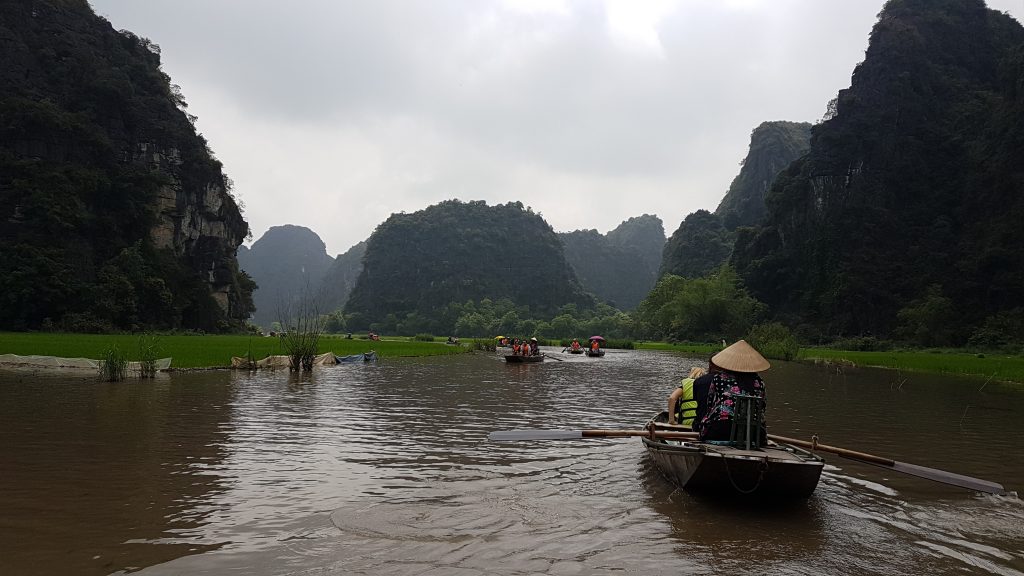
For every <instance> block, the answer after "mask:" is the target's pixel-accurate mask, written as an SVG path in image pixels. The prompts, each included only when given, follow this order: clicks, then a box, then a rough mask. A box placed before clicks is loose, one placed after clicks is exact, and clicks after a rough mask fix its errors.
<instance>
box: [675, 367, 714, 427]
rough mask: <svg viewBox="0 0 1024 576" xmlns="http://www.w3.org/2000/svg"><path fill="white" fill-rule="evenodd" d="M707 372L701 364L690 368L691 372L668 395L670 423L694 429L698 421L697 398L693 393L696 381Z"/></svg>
mask: <svg viewBox="0 0 1024 576" xmlns="http://www.w3.org/2000/svg"><path fill="white" fill-rule="evenodd" d="M705 374H707V370H705V369H703V368H701V367H700V366H694V367H693V368H690V374H689V375H688V376H687V377H686V378H683V381H682V382H680V383H679V386H678V387H676V389H675V390H673V391H672V394H670V395H669V397H668V423H669V424H679V425H681V426H686V427H687V428H690V429H692V428H693V423H694V422H696V421H697V399H696V398H695V397H694V394H693V385H694V381H695V380H696V379H697V378H700V377H701V376H703V375H705Z"/></svg>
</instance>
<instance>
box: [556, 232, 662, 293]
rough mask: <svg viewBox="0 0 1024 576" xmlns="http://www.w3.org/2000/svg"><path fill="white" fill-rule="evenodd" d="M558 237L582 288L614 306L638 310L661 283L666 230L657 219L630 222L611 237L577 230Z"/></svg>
mask: <svg viewBox="0 0 1024 576" xmlns="http://www.w3.org/2000/svg"><path fill="white" fill-rule="evenodd" d="M558 237H559V238H560V239H561V241H562V244H563V245H564V246H565V258H566V260H567V261H568V262H569V264H570V265H571V266H572V268H573V270H574V271H575V272H576V276H577V277H578V278H579V280H580V283H581V284H582V285H583V287H584V288H585V289H586V290H588V291H590V292H592V293H594V294H595V295H596V296H597V297H598V298H600V299H602V300H604V301H605V302H607V303H609V304H611V305H612V306H615V307H617V308H620V309H622V310H630V309H633V308H635V307H636V305H637V304H639V303H640V300H642V299H643V298H644V297H645V296H647V293H648V292H649V291H650V290H651V288H653V287H654V283H655V282H656V281H657V279H658V264H659V263H660V261H661V251H662V250H663V249H664V247H665V228H664V227H663V226H662V224H661V219H660V218H658V217H657V216H652V215H650V214H644V215H643V216H637V217H634V218H630V219H629V220H626V221H625V222H623V223H621V224H619V225H618V226H617V227H616V228H615V229H614V230H611V231H609V232H608V234H601V233H599V232H598V231H597V230H577V231H575V232H564V233H560V234H558Z"/></svg>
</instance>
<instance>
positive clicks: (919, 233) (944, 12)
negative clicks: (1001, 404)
mask: <svg viewBox="0 0 1024 576" xmlns="http://www.w3.org/2000/svg"><path fill="white" fill-rule="evenodd" d="M766 203H767V210H768V212H767V216H766V218H765V221H764V223H763V225H762V226H761V227H759V228H757V229H755V230H745V231H741V233H740V236H739V238H738V240H737V243H736V246H735V252H734V255H733V263H734V265H735V266H736V268H737V270H738V271H739V273H740V274H741V275H742V277H743V279H744V280H745V281H746V283H747V286H748V287H749V288H750V289H751V290H752V291H753V293H754V294H755V295H756V296H757V297H758V298H759V299H760V300H762V301H764V302H766V303H768V304H769V305H770V306H771V309H772V310H773V312H774V313H775V314H776V315H777V316H778V317H780V318H783V319H786V320H787V321H788V322H789V323H791V324H794V325H801V326H802V329H803V331H804V332H805V334H807V335H812V336H813V335H817V336H819V337H832V336H836V335H872V336H880V337H881V336H900V335H903V336H907V337H912V338H916V339H917V340H918V341H919V342H921V343H924V344H933V345H948V344H962V343H964V341H965V340H967V339H968V337H971V336H972V335H973V336H974V337H976V338H979V337H984V335H985V333H986V332H991V331H992V330H993V329H995V328H997V327H998V326H1007V325H1013V324H1014V323H1016V324H1017V325H1019V324H1020V323H1021V316H1022V314H1021V306H1022V304H1021V301H1020V296H1021V287H1022V286H1024V258H1022V257H1021V254H1022V252H1024V227H1022V226H1021V222H1024V28H1022V27H1021V25H1020V24H1019V23H1017V22H1016V21H1015V20H1013V19H1012V18H1011V17H1009V16H1007V15H1005V14H1002V13H999V12H996V11H994V10H989V9H987V8H986V7H985V4H984V3H983V2H982V1H981V0H891V1H890V2H888V3H886V5H885V7H884V9H883V10H882V12H881V14H880V15H879V20H878V22H877V24H876V25H875V27H874V29H873V30H872V32H871V38H870V44H869V46H868V49H867V52H866V56H865V59H864V61H863V62H862V63H861V64H859V65H858V66H857V67H856V69H855V70H854V72H853V76H852V79H851V85H850V87H849V88H847V89H845V90H842V91H840V93H839V95H838V97H837V98H836V100H835V101H834V102H833V103H832V104H831V105H830V117H828V118H827V119H826V120H825V121H824V122H822V123H821V124H819V125H817V126H815V127H814V129H813V131H812V138H811V146H810V150H809V152H808V154H807V155H806V156H804V157H803V158H801V159H799V160H797V161H796V162H794V163H793V164H792V165H791V166H790V167H789V168H787V169H786V170H785V171H784V172H783V173H782V174H781V175H780V176H779V178H778V179H777V180H776V182H775V183H774V185H773V187H772V189H771V191H770V192H769V195H768V197H767V199H766Z"/></svg>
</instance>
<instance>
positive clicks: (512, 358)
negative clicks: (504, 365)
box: [505, 354, 544, 364]
mask: <svg viewBox="0 0 1024 576" xmlns="http://www.w3.org/2000/svg"><path fill="white" fill-rule="evenodd" d="M543 361H544V355H543V354H538V355H537V356H519V355H517V354H508V355H506V356H505V362H508V363H509V364H524V363H530V362H543Z"/></svg>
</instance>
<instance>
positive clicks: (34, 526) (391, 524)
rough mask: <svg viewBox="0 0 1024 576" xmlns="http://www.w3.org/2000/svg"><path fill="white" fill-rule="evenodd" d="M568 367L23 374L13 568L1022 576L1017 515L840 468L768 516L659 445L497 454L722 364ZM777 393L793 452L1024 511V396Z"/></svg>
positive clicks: (569, 445) (4, 447)
mask: <svg viewBox="0 0 1024 576" xmlns="http://www.w3.org/2000/svg"><path fill="white" fill-rule="evenodd" d="M549 352H550V353H552V354H555V355H556V356H558V357H559V358H563V359H564V361H563V362H557V361H550V360H549V361H546V362H544V363H541V364H530V365H507V364H505V363H504V362H502V361H501V360H500V358H497V357H494V356H490V355H476V356H465V357H458V358H451V357H447V358H433V359H416V360H412V359H410V360H387V359H385V360H383V361H381V362H380V363H379V364H376V365H355V366H349V365H345V366H337V367H332V368H323V369H320V370H319V371H318V372H316V373H314V374H313V375H312V376H308V375H307V376H296V375H290V374H288V373H287V372H259V373H253V374H249V373H245V372H230V373H229V372H213V373H193V374H175V375H172V376H171V377H168V378H164V379H161V380H158V381H156V382H147V383H139V382H128V383H123V384H100V383H97V382H95V381H94V380H89V379H86V380H82V379H79V380H74V379H69V378H67V377H57V378H55V377H50V378H27V377H25V376H24V375H18V374H12V373H0V417H2V420H0V440H2V444H0V471H2V473H0V505H2V506H3V509H4V510H5V511H7V514H5V516H4V517H3V519H2V520H0V547H3V549H2V550H0V558H3V559H4V564H5V568H6V569H8V571H10V573H16V574H67V573H76V574H108V573H112V572H121V571H130V570H133V569H135V568H145V569H144V570H142V572H141V573H143V574H182V573H187V574H222V573H224V572H226V571H231V570H235V571H244V572H246V573H251V574H310V573H317V574H321V573H326V574H335V573H336V574H421V573H428V572H430V573H438V574H452V573H458V574H533V573H538V574H577V573H578V574H604V573H621V572H624V571H625V572H631V573H639V574H650V573H680V572H681V573H693V574H704V573H707V574H736V573H750V574H757V573H778V574H809V573H829V574H883V573H884V574H890V573H894V572H903V573H930V574H944V573H959V574H962V573H996V574H1024V507H1022V505H1021V502H1020V501H1019V500H1016V499H1014V498H1007V497H982V496H977V495H972V494H970V493H966V492H963V491H961V490H958V489H955V488H948V487H944V486H942V485H938V484H933V483H929V482H927V481H924V480H919V479H913V478H909V477H893V476H892V475H891V474H890V473H889V472H887V471H885V470H881V469H878V468H873V467H870V466H865V465H860V464H856V463H852V462H849V461H845V460H842V459H839V458H830V459H829V466H828V467H827V468H826V472H825V473H824V474H823V476H822V481H821V484H820V485H819V487H818V490H817V491H816V493H815V495H814V496H813V497H812V498H811V499H809V500H808V501H806V502H803V503H799V504H796V505H792V506H787V507H784V508H771V507H769V508H763V509H756V510H752V509H749V508H745V507H741V506H738V505H733V504H730V503H728V502H725V503H723V502H721V501H707V500H705V499H702V498H698V497H694V496H691V495H689V494H687V493H685V492H682V491H679V490H676V489H675V488H674V487H673V486H672V485H671V484H669V483H668V482H666V481H665V480H664V479H663V478H662V477H661V476H660V475H659V474H658V471H657V470H656V469H655V468H654V467H653V465H652V464H651V463H650V462H649V460H648V458H647V457H646V454H645V452H644V450H643V446H642V444H641V443H640V442H639V441H638V440H635V439H632V440H629V439H626V440H599V439H595V440H585V441H575V442H533V443H514V444H494V443H488V442H486V441H485V438H486V434H487V432H489V431H492V430H498V429H510V428H538V427H548V428H550V427H556V428H581V427H633V426H638V425H640V424H642V423H643V421H644V420H645V419H646V418H647V417H648V416H649V415H650V414H651V413H653V412H654V411H656V410H659V409H660V408H661V406H662V404H663V403H664V399H665V397H666V396H667V394H668V392H669V391H670V390H671V387H672V385H673V383H675V382H677V381H678V380H679V379H680V378H681V377H682V376H683V375H684V374H685V373H686V372H687V371H688V369H689V367H690V366H691V365H694V364H697V363H699V362H700V360H696V359H687V358H684V357H681V356H677V355H673V354H670V353H654V352H621V351H614V350H612V351H609V352H608V354H607V355H606V356H605V357H604V358H600V359H591V358H587V357H585V356H583V357H580V356H572V355H569V354H559V353H558V349H553V350H550V351H549ZM896 376H898V378H899V380H895V379H894V378H895V377H896ZM766 380H767V382H768V415H769V418H770V427H771V431H772V432H774V433H778V434H782V435H787V436H799V437H808V436H809V435H810V434H812V433H817V434H818V435H819V436H820V437H821V439H822V441H823V442H826V443H829V444H834V445H840V446H849V447H852V448H857V449H860V450H864V451H868V452H875V453H879V454H883V455H886V456H890V457H894V458H897V459H900V460H905V461H908V462H914V463H918V464H922V465H926V466H933V467H938V468H943V469H948V470H951V471H956V472H961V473H965V474H970V475H974V476H979V477H983V478H987V479H992V480H995V481H998V482H1002V483H1003V484H1004V485H1007V487H1008V488H1010V489H1015V490H1020V489H1021V488H1024V486H1022V485H1021V478H1024V458H1022V457H1021V455H1020V452H1019V451H1018V450H1015V447H1016V446H1019V445H1020V443H1021V440H1024V431H1022V430H1020V429H1019V428H1015V427H1014V426H1011V425H1007V424H1008V423H1010V422H1013V421H1016V420H1019V418H1020V415H1021V412H1022V411H1024V390H1022V388H1021V387H1016V386H1008V385H998V384H996V383H988V384H986V385H985V386H984V387H982V384H983V383H984V382H983V381H975V380H972V379H956V380H950V379H947V378H939V377H936V376H916V375H907V374H902V375H896V374H895V373H892V372H885V371H875V370H855V371H851V370H847V371H846V372H845V373H836V372H834V371H829V370H826V369H821V368H815V367H809V366H802V365H792V364H790V365H786V364H781V363H780V365H778V366H776V367H774V368H773V369H772V370H771V371H770V372H768V373H767V374H766ZM979 388H980V390H979ZM965 408H966V409H965ZM965 411H966V416H965V415H964V413H965ZM994 432H997V433H994ZM431 571H433V572H431ZM5 573H7V572H5Z"/></svg>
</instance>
